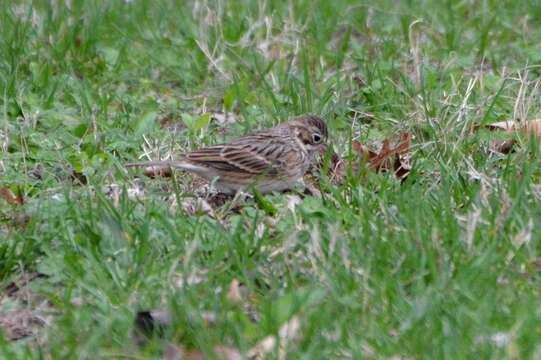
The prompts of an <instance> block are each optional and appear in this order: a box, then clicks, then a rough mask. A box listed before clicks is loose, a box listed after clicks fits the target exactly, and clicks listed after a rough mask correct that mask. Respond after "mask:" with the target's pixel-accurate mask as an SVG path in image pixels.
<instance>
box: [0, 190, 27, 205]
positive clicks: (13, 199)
mask: <svg viewBox="0 0 541 360" xmlns="http://www.w3.org/2000/svg"><path fill="white" fill-rule="evenodd" d="M0 198H2V199H4V200H6V201H7V202H8V203H9V204H11V205H23V204H24V199H23V197H22V195H20V194H18V195H15V194H14V193H13V191H11V190H10V189H8V188H0Z"/></svg>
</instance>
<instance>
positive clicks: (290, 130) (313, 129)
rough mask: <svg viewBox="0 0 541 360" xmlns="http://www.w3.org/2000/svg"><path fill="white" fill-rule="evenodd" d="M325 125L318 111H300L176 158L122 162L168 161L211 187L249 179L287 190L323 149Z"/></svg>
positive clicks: (229, 187) (230, 188) (229, 188)
mask: <svg viewBox="0 0 541 360" xmlns="http://www.w3.org/2000/svg"><path fill="white" fill-rule="evenodd" d="M327 138H328V132H327V125H326V124H325V122H324V121H323V120H322V119H321V118H320V117H318V116H315V115H303V116H299V117H296V118H293V119H291V120H290V121H288V122H286V123H283V124H280V125H278V126H276V127H274V128H271V129H266V130H262V131H258V132H255V133H253V134H250V135H246V136H243V137H241V138H239V139H237V140H234V141H231V142H229V143H225V144H219V145H214V146H209V147H206V148H202V149H199V150H195V151H193V152H190V153H186V154H183V155H181V156H180V158H179V159H177V160H169V161H149V162H144V163H133V164H128V165H127V166H130V167H131V166H169V167H171V168H177V169H182V170H186V171H190V172H193V173H195V174H197V175H199V176H201V177H202V178H204V179H207V180H209V181H212V180H214V179H216V181H215V185H216V188H217V189H218V190H219V191H221V192H225V193H234V192H236V191H238V190H242V189H245V188H246V187H248V186H249V185H251V184H254V185H255V187H256V189H258V190H259V191H260V192H262V193H269V192H273V191H283V190H287V189H291V188H292V187H293V186H294V185H295V184H297V183H300V182H302V178H303V176H304V175H305V173H306V172H307V171H308V169H309V168H310V166H311V165H313V164H314V163H315V161H316V159H317V157H318V155H319V154H324V153H325V152H326V151H327Z"/></svg>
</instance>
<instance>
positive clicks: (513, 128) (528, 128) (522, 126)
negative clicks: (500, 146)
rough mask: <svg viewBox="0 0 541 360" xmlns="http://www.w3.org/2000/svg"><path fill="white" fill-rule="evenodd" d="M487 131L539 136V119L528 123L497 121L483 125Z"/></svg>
mask: <svg viewBox="0 0 541 360" xmlns="http://www.w3.org/2000/svg"><path fill="white" fill-rule="evenodd" d="M485 127H486V128H487V129H489V130H498V131H503V132H506V133H515V132H522V133H525V134H533V135H536V136H541V118H540V119H535V120H528V121H512V120H508V121H499V122H495V123H492V124H488V125H485Z"/></svg>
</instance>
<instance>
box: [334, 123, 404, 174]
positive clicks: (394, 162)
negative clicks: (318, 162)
mask: <svg viewBox="0 0 541 360" xmlns="http://www.w3.org/2000/svg"><path fill="white" fill-rule="evenodd" d="M351 147H352V150H353V151H354V152H355V153H356V154H357V155H358V157H359V159H360V161H364V162H366V163H367V167H368V169H370V170H372V171H376V172H378V171H389V170H393V171H394V173H395V175H396V177H397V178H398V179H400V180H404V179H405V178H406V177H407V176H408V175H409V173H410V171H411V165H410V162H409V160H408V159H406V158H403V157H402V156H401V155H404V154H406V153H408V152H409V151H410V147H411V133H409V132H404V133H402V134H400V141H399V142H398V144H397V145H396V146H394V147H392V146H391V140H390V139H385V140H384V141H383V145H382V146H381V150H380V151H379V152H377V153H376V152H374V151H372V150H370V149H368V147H366V146H365V145H363V144H361V143H360V142H359V141H357V140H353V141H352V142H351ZM358 166H359V165H358V163H353V164H352V167H353V171H354V172H356V171H358ZM345 170H346V169H345V164H344V161H343V160H342V159H341V158H340V157H339V156H338V155H337V154H333V157H332V160H331V168H330V169H329V177H330V178H331V182H332V183H334V184H337V183H340V182H342V181H343V180H344V178H345V174H346V171H345Z"/></svg>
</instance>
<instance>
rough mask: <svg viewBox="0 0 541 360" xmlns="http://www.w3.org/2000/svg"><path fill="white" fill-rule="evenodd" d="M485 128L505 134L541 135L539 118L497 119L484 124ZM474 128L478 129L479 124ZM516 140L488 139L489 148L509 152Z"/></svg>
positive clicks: (503, 152) (499, 151)
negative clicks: (524, 119)
mask: <svg viewBox="0 0 541 360" xmlns="http://www.w3.org/2000/svg"><path fill="white" fill-rule="evenodd" d="M485 128H486V129H489V130H492V131H499V132H503V133H506V134H516V133H520V134H523V135H530V134H531V135H535V136H541V118H540V119H534V120H528V121H519V120H517V121H513V120H508V121H499V122H495V123H492V124H487V125H485ZM474 130H479V126H476V127H475V128H474ZM515 144H516V141H515V140H514V139H507V140H500V139H494V140H491V141H490V145H489V148H490V150H491V151H494V152H498V153H502V154H509V153H510V152H512V151H513V147H514V146H515Z"/></svg>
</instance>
